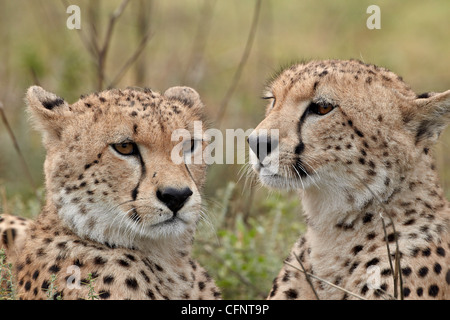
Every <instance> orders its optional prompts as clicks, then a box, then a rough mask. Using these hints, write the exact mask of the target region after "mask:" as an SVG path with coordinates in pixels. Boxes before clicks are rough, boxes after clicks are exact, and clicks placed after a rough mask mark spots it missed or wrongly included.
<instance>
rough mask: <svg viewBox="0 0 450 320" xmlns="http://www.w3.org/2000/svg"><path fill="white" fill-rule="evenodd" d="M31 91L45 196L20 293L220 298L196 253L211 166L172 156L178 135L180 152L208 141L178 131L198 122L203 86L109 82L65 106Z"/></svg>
mask: <svg viewBox="0 0 450 320" xmlns="http://www.w3.org/2000/svg"><path fill="white" fill-rule="evenodd" d="M26 101H27V105H28V109H27V110H28V112H29V114H30V117H31V120H32V122H33V124H34V126H35V127H36V128H37V129H38V130H39V131H40V132H42V135H43V144H44V145H45V148H46V151H47V155H46V159H45V163H44V172H45V189H46V203H45V205H44V206H43V208H42V211H41V213H40V214H39V215H38V217H37V219H36V222H35V223H33V224H32V225H31V226H30V228H29V230H28V232H27V238H26V241H25V244H24V246H23V249H22V251H21V252H20V255H19V257H18V259H17V261H16V278H17V279H16V281H17V293H18V296H19V298H20V299H24V300H28V299H49V298H50V299H52V298H53V299H60V298H61V299H64V300H73V299H86V298H88V297H91V298H98V299H133V300H134V299H220V298H221V293H220V290H219V289H218V288H217V287H216V285H215V283H214V280H213V279H212V278H211V277H210V276H209V274H208V273H207V271H206V270H205V269H204V268H203V267H202V266H200V265H199V264H198V262H196V261H195V260H194V259H193V258H192V257H191V247H192V242H193V239H194V233H195V230H196V224H197V222H198V221H199V219H200V214H201V194H200V192H201V191H202V188H203V186H204V183H205V176H206V169H207V168H206V164H205V163H204V162H201V163H198V162H195V163H193V162H192V161H191V162H188V161H184V162H183V163H181V164H175V163H174V162H173V161H172V160H171V150H172V149H173V146H174V145H179V144H181V146H182V148H181V149H180V150H179V151H180V154H181V156H182V157H184V158H185V159H187V158H189V157H192V156H194V155H195V154H196V153H197V152H202V150H203V149H204V148H205V147H206V145H207V141H206V140H205V139H203V136H202V132H200V135H199V132H196V133H192V135H191V137H190V138H189V140H188V139H186V140H183V139H181V140H182V141H181V142H180V141H173V139H172V137H171V135H172V133H173V132H175V130H177V129H180V128H181V129H183V130H188V131H189V132H192V131H193V122H194V121H197V120H198V121H202V120H203V118H204V106H203V103H202V102H201V100H200V96H199V94H198V93H197V92H196V91H195V90H194V89H191V88H188V87H173V88H170V89H168V90H167V91H166V92H165V93H164V94H161V93H159V92H156V91H153V90H151V89H139V88H127V89H123V90H122V89H110V90H106V91H102V92H97V93H93V94H89V95H86V96H82V97H81V98H80V99H79V100H78V101H77V102H75V103H74V104H69V103H67V102H66V101H65V100H64V99H62V98H60V97H58V96H56V95H55V94H53V93H50V92H47V91H45V90H44V89H42V88H41V87H38V86H33V87H31V88H29V89H28V91H27V95H26ZM202 123H203V121H202ZM202 129H204V128H202ZM92 288H93V289H94V290H93V291H94V293H92V291H89V290H92Z"/></svg>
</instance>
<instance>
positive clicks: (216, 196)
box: [0, 0, 450, 299]
mask: <svg viewBox="0 0 450 320" xmlns="http://www.w3.org/2000/svg"><path fill="white" fill-rule="evenodd" d="M121 3H122V1H118V0H114V1H112V0H108V1H104V0H103V1H88V0H83V1H61V0H33V1H26V0H0V39H1V45H0V61H1V63H0V101H1V102H3V105H4V109H5V114H6V116H7V118H8V120H9V123H10V125H11V127H12V130H13V132H14V134H15V136H16V139H17V144H18V145H19V146H20V149H21V150H22V152H23V154H24V158H25V161H26V163H27V166H28V167H29V168H30V172H31V175H32V178H33V180H34V181H35V184H36V185H37V186H38V187H39V189H38V192H39V193H40V194H41V195H42V194H43V188H42V185H43V173H42V166H43V161H44V156H45V155H44V150H43V148H42V145H41V141H40V136H39V135H38V134H37V133H36V132H35V131H33V130H32V129H31V127H30V125H29V123H28V121H27V117H26V114H25V112H24V107H25V105H24V101H23V99H24V94H25V91H26V88H27V87H28V86H30V85H33V84H39V85H41V86H43V87H44V88H45V89H47V90H49V91H52V92H54V93H56V94H57V95H59V96H62V97H64V98H65V99H66V100H67V101H69V102H75V101H76V100H77V99H78V97H79V96H80V95H81V94H86V93H90V92H93V91H97V90H98V89H99V88H105V87H107V86H108V85H109V84H110V83H111V82H114V79H115V77H116V76H117V74H118V73H119V71H120V70H121V69H122V66H123V65H124V63H125V62H126V61H127V60H128V59H129V58H130V56H132V55H133V54H134V53H136V48H138V47H139V45H140V44H141V41H142V39H143V38H144V37H146V36H147V37H148V42H146V43H145V47H144V46H142V48H143V50H142V51H139V52H140V55H139V58H138V59H136V60H133V61H132V62H133V63H131V64H130V67H129V68H127V69H126V70H125V71H126V72H125V73H123V76H122V77H121V78H120V79H119V80H120V81H118V82H117V83H115V86H116V87H121V88H124V87H126V86H141V87H144V86H146V87H151V88H152V89H155V90H158V91H164V90H165V89H167V88H168V87H171V86H175V85H187V86H192V87H194V88H195V89H196V90H197V91H198V92H199V93H200V95H201V97H202V99H203V101H204V102H205V104H206V106H207V108H206V109H207V112H208V115H209V118H210V119H211V120H212V127H216V128H220V129H222V130H225V128H242V129H244V130H246V129H249V128H254V127H256V125H257V124H258V122H259V121H261V119H262V118H263V115H264V103H263V101H261V99H259V97H260V96H261V93H262V90H263V88H264V84H265V81H266V79H267V78H268V77H270V75H271V74H273V72H274V71H277V70H278V69H279V68H280V66H283V65H286V64H288V63H290V62H292V61H299V60H308V59H326V58H339V59H349V58H356V59H361V60H363V61H364V62H367V63H373V64H377V65H380V66H384V67H387V68H389V69H391V70H392V71H394V72H395V73H397V74H399V75H401V76H402V77H403V78H404V79H405V81H406V82H407V83H408V84H410V85H411V87H412V88H413V90H414V91H416V92H417V93H422V92H427V91H445V90H447V89H450V72H449V71H450V58H449V57H450V41H449V39H450V37H449V36H450V34H449V30H450V1H448V0H434V1H422V0H410V1H387V0H386V1H375V0H371V1H366V0H346V1H336V0H327V1H308V0H303V1H300V0H297V1H288V0H262V1H261V2H260V4H261V5H260V7H259V11H257V12H258V20H257V25H256V29H255V33H254V39H253V42H251V44H252V46H251V48H250V47H248V46H247V45H248V37H249V32H250V29H251V26H252V21H253V17H254V14H255V12H256V11H255V7H256V5H255V4H256V3H257V2H256V1H250V0H244V1H243V0H226V1H225V0H183V1H181V0H179V1H176V0H170V1H163V0H152V1H140V0H131V1H129V3H128V4H127V6H126V7H125V8H124V10H123V13H122V15H121V16H120V17H119V18H118V19H117V20H116V23H115V25H114V28H113V30H112V33H111V38H110V41H109V42H108V43H109V46H108V50H107V54H106V57H105V58H104V60H103V62H102V64H103V65H104V67H103V69H102V70H104V81H103V82H102V83H99V71H98V70H99V68H98V65H99V60H98V55H97V56H96V55H95V54H93V53H92V52H93V51H89V50H90V49H88V48H89V47H90V48H91V50H95V49H92V47H93V46H92V44H93V43H97V44H98V46H99V47H100V49H101V47H102V45H103V44H104V41H105V40H104V39H105V34H106V33H107V30H108V23H109V19H110V15H111V13H112V12H114V10H116V8H118V7H119V6H120V4H121ZM69 4H76V5H78V6H79V7H80V9H81V31H77V30H69V29H68V28H67V27H66V20H67V19H68V17H69V16H70V14H68V13H66V9H67V6H68V5H69ZM372 4H377V5H378V6H379V7H380V9H381V29H380V30H369V29H368V28H367V27H366V20H367V19H368V17H369V16H370V14H367V13H366V9H367V7H368V6H369V5H372ZM87 44H89V45H87ZM246 47H247V49H250V50H249V51H246ZM243 56H244V58H246V59H244V64H243V65H242V69H240V73H239V75H240V77H239V79H238V81H237V82H236V81H235V80H234V79H236V78H235V75H236V72H237V70H238V68H239V65H240V62H241V59H242V57H243ZM232 84H234V85H235V87H234V88H235V90H234V91H233V92H232V94H231V95H229V94H228V92H229V88H230V86H232ZM226 99H229V100H228V101H226ZM224 102H226V109H225V112H224V116H223V119H222V121H221V122H220V123H217V122H216V123H214V120H215V119H216V117H217V114H218V112H219V109H220V106H221V105H222V104H223V103H224ZM0 143H1V145H2V146H3V149H2V152H0V201H1V208H0V210H1V211H0V212H2V211H3V212H5V211H6V212H11V213H14V214H17V215H24V216H29V217H33V216H35V215H37V214H38V212H39V207H40V204H39V202H38V201H37V200H36V196H35V193H34V191H33V188H32V187H31V183H30V181H29V179H27V175H26V174H25V172H24V169H23V166H22V165H21V161H20V159H19V157H18V155H17V153H16V151H15V150H14V148H13V141H12V139H11V138H10V136H9V134H8V132H7V130H6V127H5V125H4V123H3V122H2V123H1V124H0ZM449 145H450V130H449V129H447V130H446V131H445V132H444V134H443V135H442V137H441V139H440V141H439V142H438V144H437V145H436V147H435V149H436V159H437V166H438V170H439V173H440V176H441V182H442V185H443V187H444V189H445V190H446V195H447V197H448V198H450V152H449V149H450V148H449ZM242 172H244V176H245V169H242V166H241V165H213V166H211V167H210V170H209V176H208V183H207V186H206V190H205V211H207V212H208V217H209V218H208V220H209V223H201V225H200V226H199V231H198V233H197V242H196V245H195V256H196V258H197V259H198V260H199V261H200V262H201V263H202V264H203V265H204V266H205V267H206V268H207V269H208V270H209V272H210V273H211V275H212V276H213V277H214V278H215V279H216V282H217V284H218V285H219V286H220V287H221V288H222V291H223V296H224V298H226V299H261V298H264V297H265V296H266V295H267V294H268V292H269V290H270V287H271V284H272V280H273V278H274V277H275V276H276V275H277V273H278V271H279V269H280V268H281V266H282V263H283V262H282V261H283V259H284V258H285V257H286V256H287V254H288V252H289V251H290V248H291V246H292V244H293V243H294V241H295V239H296V238H297V237H298V235H299V234H301V233H302V232H304V228H305V226H304V224H303V222H302V218H301V203H300V201H299V200H298V196H297V195H296V194H295V193H277V192H273V191H272V192H271V191H268V190H266V189H264V188H260V187H259V186H256V187H252V186H251V184H250V183H247V184H245V177H244V178H242V179H239V177H240V174H242Z"/></svg>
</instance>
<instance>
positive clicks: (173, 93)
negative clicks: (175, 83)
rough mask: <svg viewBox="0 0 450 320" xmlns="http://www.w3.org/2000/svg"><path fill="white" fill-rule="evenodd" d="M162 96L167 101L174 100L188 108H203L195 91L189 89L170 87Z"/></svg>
mask: <svg viewBox="0 0 450 320" xmlns="http://www.w3.org/2000/svg"><path fill="white" fill-rule="evenodd" d="M164 96H165V97H167V98H169V99H175V100H178V101H181V102H183V103H184V104H185V105H186V106H188V107H189V108H192V107H200V108H203V103H202V101H201V100H200V95H199V94H198V92H197V91H195V90H194V89H192V88H190V87H172V88H169V89H167V90H166V92H164Z"/></svg>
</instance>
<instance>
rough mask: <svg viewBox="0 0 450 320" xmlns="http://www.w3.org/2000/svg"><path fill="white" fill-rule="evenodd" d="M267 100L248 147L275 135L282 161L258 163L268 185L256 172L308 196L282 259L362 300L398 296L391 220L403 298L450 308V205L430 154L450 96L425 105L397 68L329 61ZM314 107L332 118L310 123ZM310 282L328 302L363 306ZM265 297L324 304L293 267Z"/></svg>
mask: <svg viewBox="0 0 450 320" xmlns="http://www.w3.org/2000/svg"><path fill="white" fill-rule="evenodd" d="M266 95H267V98H272V97H273V99H271V103H270V104H269V105H268V107H267V114H266V118H265V119H264V120H263V121H262V122H261V123H260V124H259V125H258V127H257V128H256V129H255V131H254V133H252V135H251V136H250V141H251V140H252V139H253V140H255V138H256V137H257V136H258V134H259V132H262V131H261V130H263V129H266V130H270V129H279V130H280V132H279V143H278V146H279V149H278V150H279V161H278V162H277V160H276V159H271V156H272V154H274V153H275V152H272V153H270V154H269V155H268V156H267V157H266V158H265V159H264V160H262V164H263V165H264V164H265V165H267V164H268V163H269V161H270V160H272V161H275V162H273V163H278V165H279V170H278V175H277V176H275V175H269V176H267V175H266V176H264V175H262V174H261V172H262V169H263V167H262V166H261V163H257V164H255V165H254V169H255V171H256V172H257V173H258V174H259V176H260V180H261V182H262V183H263V184H265V185H267V186H269V187H273V188H282V189H286V188H290V189H299V190H300V195H301V198H302V205H303V210H304V214H305V217H306V220H307V224H308V230H307V232H306V234H305V235H304V236H303V237H302V238H301V239H299V241H298V242H297V243H296V244H295V245H294V247H293V249H292V252H291V254H290V256H289V257H288V258H287V260H286V261H287V262H289V263H291V264H293V265H295V266H296V267H297V268H298V269H301V266H300V264H299V262H298V261H297V257H298V258H299V259H300V261H302V263H303V265H304V267H305V268H306V269H307V271H309V272H310V273H312V274H314V275H315V276H318V277H320V278H322V279H325V280H327V281H329V282H331V283H334V284H336V285H338V286H340V287H342V288H345V289H347V290H349V291H351V292H353V293H355V294H358V295H360V296H362V297H363V298H369V299H378V298H379V299H384V298H392V296H394V292H395V291H394V280H393V274H392V270H391V268H390V265H389V258H388V254H387V248H386V243H385V235H384V230H383V226H382V219H384V222H385V224H386V225H387V239H388V243H389V247H390V252H391V253H392V254H394V253H395V250H396V241H395V238H396V237H395V235H394V232H393V226H392V223H391V220H390V218H391V219H392V221H393V224H394V227H395V229H396V231H397V236H398V244H399V251H400V256H401V259H400V268H401V270H402V271H401V273H402V278H403V295H404V298H406V299H449V298H450V269H449V266H450V234H449V231H450V206H449V203H448V201H446V199H445V198H444V194H443V190H442V188H441V187H440V185H439V182H438V177H437V174H436V171H435V165H434V162H433V158H432V155H431V153H432V150H431V148H432V145H433V143H434V142H435V141H436V139H437V137H438V136H439V134H440V133H441V131H442V130H443V129H444V127H445V126H446V125H447V124H448V122H449V120H450V91H446V92H444V93H429V94H425V95H423V96H417V95H416V94H415V93H414V92H413V91H412V90H411V89H410V88H409V87H408V86H407V85H406V84H405V83H404V82H403V81H402V79H401V78H400V77H398V76H397V75H395V74H394V73H392V72H390V71H389V70H386V69H384V68H380V67H377V66H374V65H367V64H364V63H362V62H360V61H354V60H351V61H338V60H330V61H312V62H309V63H305V64H296V65H293V66H291V67H290V68H288V69H285V70H283V71H282V72H281V73H280V74H279V75H278V76H276V77H275V78H274V79H273V80H272V81H271V82H270V84H269V85H268V87H267V92H266ZM311 102H314V103H316V104H318V105H322V106H326V105H327V104H329V105H332V106H333V107H334V108H333V109H332V111H331V112H329V113H327V114H325V115H318V114H315V113H308V114H305V112H306V110H312V109H311V108H312V107H310V103H311ZM273 157H275V155H274V156H272V158H273ZM392 260H393V261H395V259H392ZM377 275H379V277H377ZM372 281H375V282H372ZM376 281H379V283H378V285H379V286H376ZM313 284H314V287H315V288H316V290H317V294H318V296H319V298H320V299H354V298H355V297H354V296H351V295H349V294H347V293H345V292H343V291H340V290H338V289H336V288H333V287H331V286H329V285H327V284H325V283H322V282H320V281H317V280H313ZM374 284H375V286H373V285H374ZM377 288H378V289H377ZM397 290H398V291H399V290H400V286H399V285H398V286H397ZM397 297H398V298H400V297H401V294H400V292H397ZM269 298H270V299H315V298H316V297H315V295H314V293H313V291H312V289H311V286H310V285H309V284H308V283H307V281H306V280H305V276H304V274H303V273H301V272H300V271H298V270H297V269H296V268H294V267H291V266H289V265H287V264H285V265H284V267H283V268H282V270H281V271H280V273H279V275H278V277H277V278H276V279H275V280H274V284H273V288H272V290H271V292H270V294H269Z"/></svg>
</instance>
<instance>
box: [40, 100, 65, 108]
mask: <svg viewBox="0 0 450 320" xmlns="http://www.w3.org/2000/svg"><path fill="white" fill-rule="evenodd" d="M62 104H64V100H63V99H61V98H56V99H55V100H50V101H44V102H42V105H43V106H44V108H45V109H48V110H52V109H53V108H55V107H57V106H60V105H62Z"/></svg>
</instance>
